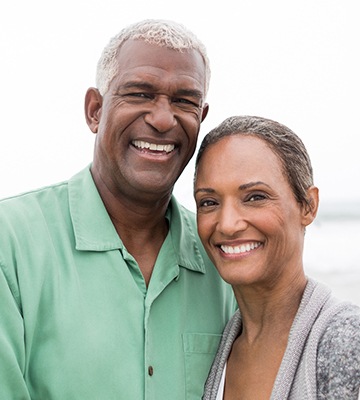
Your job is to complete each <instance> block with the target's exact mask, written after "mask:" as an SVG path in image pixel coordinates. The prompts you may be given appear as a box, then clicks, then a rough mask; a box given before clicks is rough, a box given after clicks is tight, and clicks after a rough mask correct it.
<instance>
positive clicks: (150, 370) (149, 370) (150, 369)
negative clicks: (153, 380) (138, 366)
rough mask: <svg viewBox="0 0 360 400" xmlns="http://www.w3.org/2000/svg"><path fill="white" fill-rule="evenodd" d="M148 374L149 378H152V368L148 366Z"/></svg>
mask: <svg viewBox="0 0 360 400" xmlns="http://www.w3.org/2000/svg"><path fill="white" fill-rule="evenodd" d="M148 373H149V375H150V376H153V373H154V368H153V367H152V366H151V365H150V367H149V368H148Z"/></svg>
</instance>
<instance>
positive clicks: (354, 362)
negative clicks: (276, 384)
mask: <svg viewBox="0 0 360 400" xmlns="http://www.w3.org/2000/svg"><path fill="white" fill-rule="evenodd" d="M317 382H318V390H317V392H318V399H329V398H334V399H348V400H351V399H358V393H359V386H360V307H358V306H356V305H352V304H349V305H348V306H347V307H346V308H344V309H343V310H342V311H341V312H339V313H337V314H336V315H335V316H334V317H333V318H332V319H331V320H330V321H329V324H328V326H327V328H326V330H325V332H324V334H323V336H322V338H321V340H320V343H319V347H318V356H317Z"/></svg>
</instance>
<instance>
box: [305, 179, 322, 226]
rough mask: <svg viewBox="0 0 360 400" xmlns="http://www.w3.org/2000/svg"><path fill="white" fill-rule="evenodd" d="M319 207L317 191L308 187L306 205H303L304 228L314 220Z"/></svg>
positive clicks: (313, 187) (312, 187) (314, 187)
mask: <svg viewBox="0 0 360 400" xmlns="http://www.w3.org/2000/svg"><path fill="white" fill-rule="evenodd" d="M318 207H319V189H318V188H317V187H316V186H310V187H309V188H308V189H307V204H304V207H303V215H302V222H303V225H304V226H308V225H310V224H311V223H312V222H313V221H314V219H315V218H316V214H317V211H318Z"/></svg>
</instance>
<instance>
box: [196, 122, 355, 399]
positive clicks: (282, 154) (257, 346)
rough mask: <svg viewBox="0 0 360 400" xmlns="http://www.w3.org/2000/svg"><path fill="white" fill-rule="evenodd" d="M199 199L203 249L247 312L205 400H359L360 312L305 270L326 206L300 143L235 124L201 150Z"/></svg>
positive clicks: (232, 328) (228, 336) (268, 129)
mask: <svg viewBox="0 0 360 400" xmlns="http://www.w3.org/2000/svg"><path fill="white" fill-rule="evenodd" d="M194 194H195V200H196V207H197V221H198V231H199V235H200V238H201V241H202V243H203V245H204V247H205V249H206V251H207V253H208V255H209V257H210V258H211V260H212V261H213V262H214V264H215V266H216V268H217V269H218V272H219V273H220V275H221V276H222V278H223V279H224V280H225V281H226V282H228V283H230V284H231V286H232V288H233V291H234V294H235V297H236V300H237V302H238V306H239V311H237V312H236V313H235V315H234V317H233V319H232V320H231V321H230V322H229V324H228V325H227V327H226V328H225V331H224V335H223V340H222V342H221V344H220V347H219V350H218V354H217V356H216V359H215V361H214V364H213V367H212V369H211V372H210V374H209V378H208V381H207V384H206V389H205V394H204V397H203V398H204V399H206V400H207V399H214V400H215V399H222V398H224V399H226V400H227V399H235V398H238V395H239V393H241V396H242V398H246V399H247V398H249V399H252V398H256V399H269V398H270V397H271V399H278V400H284V399H294V400H303V399H304V398H317V399H329V398H344V399H345V398H346V399H349V400H350V399H357V396H358V392H359V385H360V308H359V307H358V306H355V305H350V304H349V303H344V302H340V301H338V300H335V298H334V297H332V296H331V293H330V290H329V289H328V288H327V287H325V286H324V285H322V284H320V283H318V282H316V281H315V280H313V279H311V278H309V277H307V276H306V275H305V272H304V267H303V248H304V238H305V229H306V227H307V226H309V225H310V224H311V223H312V222H313V221H314V219H315V217H316V213H317V208H318V203H319V198H318V188H317V187H316V186H314V182H313V172H312V166H311V162H310V158H309V156H308V154H307V151H306V149H305V147H304V144H303V143H302V141H301V140H300V138H299V137H298V136H297V135H296V134H295V133H294V132H292V131H291V130H290V129H288V128H287V127H285V126H284V125H281V124H279V123H277V122H275V121H271V120H268V119H265V118H260V117H249V116H243V117H231V118H228V119H227V120H225V121H224V122H223V123H222V124H220V125H219V126H218V127H217V128H215V129H213V130H212V131H211V132H210V133H209V134H208V135H206V136H205V138H204V140H203V142H202V144H201V146H200V150H199V153H198V157H197V160H196V174H195V183H194ZM269 348H271V349H272V351H271V352H269V351H268V350H269ZM345 354H346V358H345V359H346V365H344V356H345ZM259 379H261V382H262V384H261V385H259V384H258V382H259Z"/></svg>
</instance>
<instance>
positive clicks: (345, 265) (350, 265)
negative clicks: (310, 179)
mask: <svg viewBox="0 0 360 400" xmlns="http://www.w3.org/2000/svg"><path fill="white" fill-rule="evenodd" d="M304 267H305V271H306V274H307V275H308V276H311V277H312V278H315V279H317V280H318V281H321V282H323V283H325V284H327V285H328V286H329V287H330V288H331V289H332V291H333V293H334V295H335V296H336V297H338V298H340V299H343V300H349V301H352V302H354V303H356V304H358V305H360V204H359V203H353V204H342V205H340V204H329V205H326V206H323V207H320V210H319V214H318V217H317V219H316V220H315V222H314V223H313V224H312V225H310V226H309V227H308V228H307V232H306V236H305V250H304Z"/></svg>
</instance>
